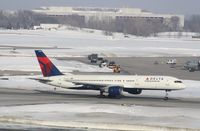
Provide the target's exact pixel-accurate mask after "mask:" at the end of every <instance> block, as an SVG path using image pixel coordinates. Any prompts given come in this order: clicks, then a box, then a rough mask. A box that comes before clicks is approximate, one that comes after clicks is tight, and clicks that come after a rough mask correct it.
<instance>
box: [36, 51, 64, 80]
mask: <svg viewBox="0 0 200 131" xmlns="http://www.w3.org/2000/svg"><path fill="white" fill-rule="evenodd" d="M35 54H36V56H37V59H38V62H39V64H40V68H41V70H42V74H43V76H44V77H48V76H57V75H63V74H62V73H61V72H60V71H59V70H58V69H57V68H56V66H55V65H54V64H53V63H52V62H51V61H50V60H49V58H48V57H47V56H46V55H45V54H44V53H43V51H42V50H35Z"/></svg>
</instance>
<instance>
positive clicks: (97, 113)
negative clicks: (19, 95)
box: [0, 103, 200, 131]
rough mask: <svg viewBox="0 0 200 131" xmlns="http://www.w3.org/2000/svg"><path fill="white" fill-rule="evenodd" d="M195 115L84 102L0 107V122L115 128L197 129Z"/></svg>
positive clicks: (194, 111) (180, 110)
mask: <svg viewBox="0 0 200 131" xmlns="http://www.w3.org/2000/svg"><path fill="white" fill-rule="evenodd" d="M185 112H187V113H185ZM199 115H200V112H199V111H198V109H191V108H185V109H184V108H172V107H169V108H167V107H143V106H136V105H130V106H121V105H108V104H88V103H76V104H73V103H71V104H41V105H24V106H13V107H0V122H14V123H22V124H31V125H40V126H44V125H45V126H60V127H72V128H73V127H78V128H86V127H87V128H96V129H115V130H178V128H167V127H170V126H174V127H181V128H184V127H187V128H192V129H198V128H199V127H200V126H199V124H197V123H199V122H200V119H199V117H198V116H199ZM191 121H193V122H191ZM139 123H140V124H139ZM141 123H142V124H141ZM158 124H159V126H158ZM162 126H163V127H162ZM164 127H166V128H164ZM179 130H180V129H179ZM181 130H182V131H184V129H181ZM185 130H187V131H188V130H189V129H185Z"/></svg>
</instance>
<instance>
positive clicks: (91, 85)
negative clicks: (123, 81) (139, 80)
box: [72, 82, 124, 90]
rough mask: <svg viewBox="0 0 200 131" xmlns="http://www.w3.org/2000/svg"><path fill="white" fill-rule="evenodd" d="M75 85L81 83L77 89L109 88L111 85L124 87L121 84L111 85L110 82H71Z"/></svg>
mask: <svg viewBox="0 0 200 131" xmlns="http://www.w3.org/2000/svg"><path fill="white" fill-rule="evenodd" d="M72 83H73V84H75V85H82V87H79V89H93V90H100V89H102V88H109V87H113V86H118V87H121V88H124V86H123V85H116V84H115V85H111V84H97V83H87V82H72Z"/></svg>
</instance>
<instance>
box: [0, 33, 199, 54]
mask: <svg viewBox="0 0 200 131" xmlns="http://www.w3.org/2000/svg"><path fill="white" fill-rule="evenodd" d="M0 45H1V46H2V47H3V48H2V51H1V52H0V55H10V56H22V55H23V56H25V55H26V56H33V54H34V53H33V49H43V48H44V47H45V48H50V49H44V50H45V52H48V53H49V54H52V55H54V56H59V57H77V56H87V55H88V54H91V53H99V54H102V55H104V56H117V57H123V56H135V57H137V56H145V57H155V56H158V57H159V56H200V45H199V40H197V39H174V38H171V39H170V38H168V39H166V38H144V37H135V36H130V37H129V38H124V36H123V34H119V33H114V36H105V35H103V34H102V32H100V31H95V30H94V33H88V32H84V31H82V30H75V31H71V30H54V31H45V30H0ZM4 46H11V47H10V48H8V49H5V47H4ZM12 46H20V47H23V46H26V47H30V49H28V50H26V49H17V48H16V49H17V50H16V52H17V53H13V52H11V51H12V49H13V48H12ZM62 48H63V49H62ZM64 48H65V49H64Z"/></svg>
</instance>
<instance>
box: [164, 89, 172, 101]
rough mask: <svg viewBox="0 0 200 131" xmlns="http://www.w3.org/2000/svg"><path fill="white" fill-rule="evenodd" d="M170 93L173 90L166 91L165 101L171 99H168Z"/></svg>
mask: <svg viewBox="0 0 200 131" xmlns="http://www.w3.org/2000/svg"><path fill="white" fill-rule="evenodd" d="M169 91H171V90H165V97H164V100H168V99H169V97H168V95H169V93H168V92H169Z"/></svg>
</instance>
